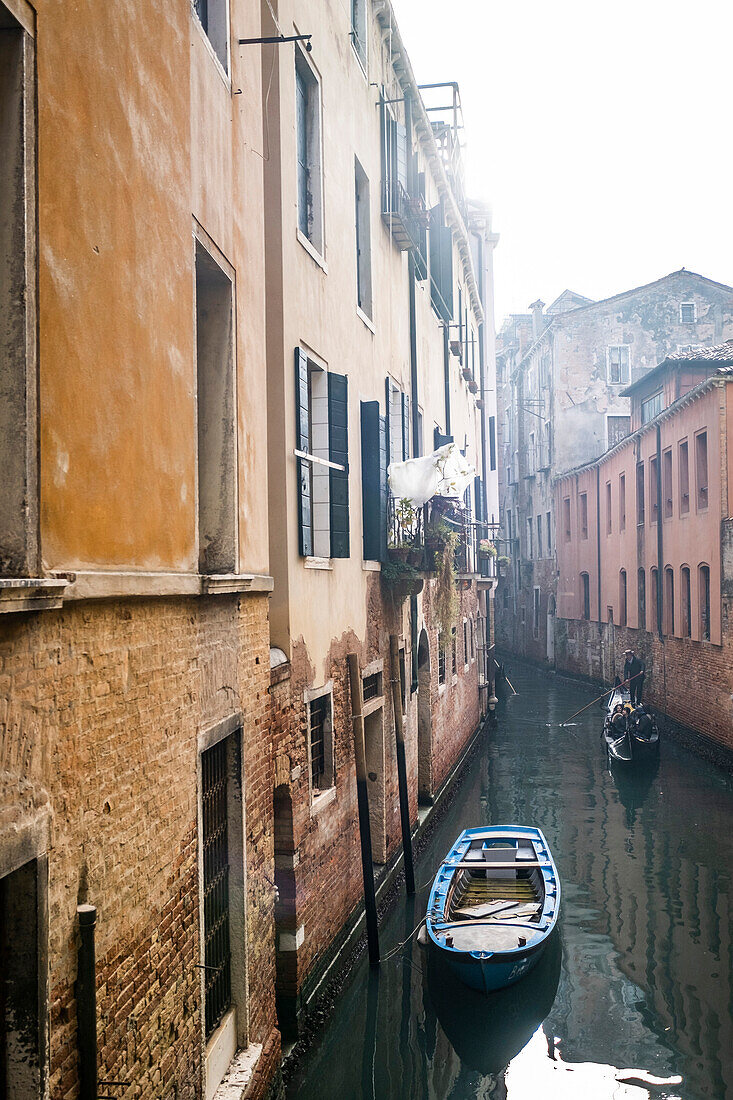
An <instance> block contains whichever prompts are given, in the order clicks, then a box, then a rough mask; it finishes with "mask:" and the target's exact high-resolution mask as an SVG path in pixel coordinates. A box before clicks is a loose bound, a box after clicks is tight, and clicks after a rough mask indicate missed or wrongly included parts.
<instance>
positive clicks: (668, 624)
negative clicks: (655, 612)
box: [664, 565, 674, 634]
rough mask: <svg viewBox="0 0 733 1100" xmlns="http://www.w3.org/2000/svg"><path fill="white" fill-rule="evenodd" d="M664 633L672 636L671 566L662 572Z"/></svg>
mask: <svg viewBox="0 0 733 1100" xmlns="http://www.w3.org/2000/svg"><path fill="white" fill-rule="evenodd" d="M664 633H665V634H674V570H673V569H672V566H671V565H668V566H666V568H665V570H664Z"/></svg>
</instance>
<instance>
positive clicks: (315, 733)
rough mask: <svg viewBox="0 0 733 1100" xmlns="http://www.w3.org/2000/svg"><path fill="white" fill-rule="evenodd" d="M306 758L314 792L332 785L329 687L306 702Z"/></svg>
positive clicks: (331, 729) (331, 733)
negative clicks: (307, 743) (307, 745)
mask: <svg viewBox="0 0 733 1100" xmlns="http://www.w3.org/2000/svg"><path fill="white" fill-rule="evenodd" d="M308 739H309V748H308V758H309V760H310V776H311V790H312V791H313V793H314V794H316V793H318V792H320V791H327V790H328V789H329V788H330V787H333V785H334V782H335V780H334V770H333V706H332V701H331V689H330V688H328V689H327V690H326V691H325V692H323V693H322V694H316V695H314V696H312V697H311V698H310V699H309V702H308Z"/></svg>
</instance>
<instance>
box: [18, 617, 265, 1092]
mask: <svg viewBox="0 0 733 1100" xmlns="http://www.w3.org/2000/svg"><path fill="white" fill-rule="evenodd" d="M268 685H269V638H268V623H267V600H266V597H263V596H248V597H246V598H243V599H241V600H238V599H236V598H231V597H220V598H218V599H216V598H214V599H208V600H183V599H181V600H157V601H142V600H141V601H126V602H115V603H111V602H110V603H95V604H81V603H80V604H73V605H69V606H68V607H66V608H64V609H63V610H61V611H56V612H48V613H43V614H35V615H12V616H4V617H3V618H2V620H0V700H1V702H0V708H1V709H0V730H1V732H2V755H1V757H0V773H1V774H2V785H3V788H4V789H5V790H6V791H13V792H18V791H23V792H25V797H24V798H23V799H22V800H19V799H18V797H17V793H14V797H13V801H12V806H13V810H12V811H10V812H8V811H6V812H5V813H4V815H3V817H2V828H3V830H5V829H7V830H8V831H9V832H10V831H12V830H13V829H14V828H17V827H19V826H22V824H23V821H24V820H29V819H32V817H33V814H34V813H36V812H37V807H43V806H44V805H46V806H48V807H50V810H51V815H52V817H51V831H50V843H49V851H48V857H49V930H50V931H49V969H50V1030H51V1035H50V1063H51V1065H50V1070H51V1078H50V1084H51V1095H52V1096H53V1097H54V1098H59V1100H61V1098H65V1097H72V1096H75V1095H76V1081H77V1055H76V1010H75V1002H74V981H75V978H76V936H77V932H76V927H77V924H76V922H77V918H76V906H77V904H78V903H79V902H82V901H88V902H89V903H91V904H94V905H96V906H97V908H98V920H97V968H98V970H97V973H98V989H97V1003H98V1021H99V1022H98V1031H99V1064H100V1077H101V1079H103V1080H117V1081H124V1082H126V1083H128V1084H129V1085H134V1087H135V1095H136V1096H138V1097H150V1098H153V1097H160V1096H162V1095H171V1094H172V1093H173V1091H175V1092H176V1095H177V1096H178V1097H192V1098H193V1097H197V1096H199V1095H200V1090H201V1080H202V1020H201V1003H202V1002H201V973H202V972H201V970H200V969H198V968H197V963H198V961H199V953H200V944H199V911H198V868H197V836H196V830H197V790H196V759H197V733H198V731H199V730H201V729H205V728H207V727H209V726H211V725H213V724H214V723H215V722H216V721H218V720H220V719H222V718H225V717H227V716H229V715H231V714H232V713H234V712H236V711H241V712H242V713H243V715H244V718H243V750H244V771H245V801H246V845H247V894H248V896H247V920H248V926H247V927H248V956H249V958H248V971H249V1008H250V1012H249V1035H250V1040H251V1041H253V1042H259V1043H267V1042H268V1041H269V1042H270V1043H272V1042H273V1041H276V1040H275V1038H274V1036H273V1031H272V1029H273V1026H274V1022H275V1020H274V1001H273V992H272V991H273V987H274V964H273V951H272V907H273V888H272V886H271V880H272V876H273V867H272V862H273V857H272V829H271V816H272V798H271V791H272V761H271V753H270V747H269V743H268V739H267V736H266V734H267V728H268V720H269V715H268V708H269V697H268ZM8 804H10V803H8ZM2 843H3V834H2V832H0V845H1V844H2Z"/></svg>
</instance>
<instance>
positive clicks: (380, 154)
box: [263, 0, 498, 1033]
mask: <svg viewBox="0 0 733 1100" xmlns="http://www.w3.org/2000/svg"><path fill="white" fill-rule="evenodd" d="M272 14H273V17H274V22H272V24H271V26H270V33H272V34H279V33H282V34H285V35H290V34H294V33H297V34H302V35H310V36H312V37H311V38H310V39H309V40H308V44H309V45H310V46H312V49H307V48H306V44H305V43H304V42H296V44H295V49H294V51H293V50H284V49H282V48H280V47H279V46H278V47H269V48H268V47H266V48H265V51H264V54H263V72H264V80H265V81H266V85H267V97H266V98H267V114H266V130H267V133H268V141H269V149H270V155H269V159H268V160H267V162H266V164H265V181H266V186H265V193H266V254H267V287H268V312H267V339H268V417H269V419H268V437H269V470H270V479H269V513H270V562H271V569H272V573H273V576H274V580H275V587H274V592H273V596H272V601H271V640H272V645H273V652H274V657H273V660H274V661H275V662H276V664H275V666H274V670H273V696H274V697H275V698H276V699H277V703H276V709H277V720H276V721H274V722H273V736H274V739H275V741H274V747H273V752H274V755H275V769H276V789H275V792H274V800H275V836H276V853H275V859H276V869H277V877H276V882H277V885H278V890H279V897H280V902H279V905H278V914H277V917H278V924H277V928H278V955H277V968H278V970H277V973H278V1008H279V1012H280V1019H281V1023H282V1026H283V1028H284V1029H285V1030H286V1031H287V1032H289V1033H293V1032H295V1031H296V1030H297V1027H298V1021H299V1019H300V1018H301V1016H302V1013H303V1010H304V1007H305V1006H307V1004H308V1003H309V1001H310V999H311V997H312V994H313V991H314V989H315V988H316V987H317V985H318V983H319V982H320V980H321V978H322V976H323V974H324V971H325V970H326V968H327V966H328V964H329V962H330V961H331V960H332V958H333V952H334V951H335V950H336V949H337V947H338V945H339V944H340V942H341V940H342V938H343V935H344V933H345V930H346V929H348V927H349V926H350V922H353V920H354V918H355V916H356V915H358V913H359V911H360V908H359V907H360V904H361V898H362V893H363V886H362V870H361V863H360V854H359V853H360V839H359V827H358V817H357V787H356V772H355V756H354V731H353V723H352V715H353V714H354V713H358V708H360V706H361V703H360V702H359V700H355V699H354V698H352V696H351V691H350V682H349V669H348V658H349V655H351V654H354V655H356V658H357V660H358V665H359V669H360V672H361V679H362V691H363V700H364V702H363V713H364V716H365V749H366V766H367V786H368V793H369V801H370V829H371V849H372V858H373V861H374V863H375V864H376V865H377V867H378V869H379V868H382V869H384V868H386V867H389V866H390V865H391V864H393V863H394V860H395V859H396V858H397V856H398V855H399V852H400V850H401V832H400V805H399V798H398V782H397V761H396V746H395V732H394V730H395V714H394V712H393V699H392V693H391V683H392V681H394V680H398V681H399V687H400V690H399V696H400V701H401V702H400V705H401V707H402V710H403V712H404V730H405V751H406V763H407V780H408V790H409V815H410V820H411V822H412V824H413V825H415V824H416V823H417V815H418V802H419V801H425V802H430V801H431V800H432V799H433V798H434V796H435V794H436V793H437V792H438V791H439V790H440V788H441V786H442V784H443V783H444V781H445V779H446V777H447V776H448V774H449V773H450V771H451V769H452V767H453V766H454V765H455V763H456V761H457V759H458V757H459V755H460V754H461V752H462V750H463V749H464V748H465V746H466V745H467V744H468V742H469V741H470V739H471V737H472V736H473V734H474V732H475V731H476V729H477V727H478V725H479V722H480V719H481V716H482V714H483V713H484V712H485V710H486V708H487V705H488V698H489V697H490V695H491V682H490V677H491V674H490V672H489V674H488V675H487V669H491V668H492V667H493V666H492V664H491V661H492V660H493V652H492V653H491V654H490V653H489V648H488V647H489V646H490V645H491V644H492V641H493V637H492V629H491V610H492V601H491V593H492V589H493V586H494V584H495V580H494V577H493V576H492V575H490V574H493V572H494V570H493V568H492V569H489V568H485V569H484V575H483V576H482V573H481V569H480V568H479V564H478V562H477V560H476V549H477V547H476V539H477V536H478V533H479V526H478V525H480V524H482V523H484V522H490V521H491V512H493V513H494V516H496V512H497V510H498V509H497V500H498V498H497V488H496V473H495V447H494V449H493V451H491V450H490V447H489V444H488V442H487V441H488V440H489V438H490V437H491V438H493V434H492V433H493V432H494V415H495V414H494V406H493V404H490V402H489V398H491V399H492V400H493V393H491V392H490V391H492V390H493V388H494V386H493V373H494V367H493V339H492V338H491V337H490V335H489V332H490V327H489V326H490V324H491V313H490V312H489V311H490V308H491V307H490V303H491V299H492V289H491V287H492V275H491V254H492V250H493V246H494V243H495V237H493V235H492V233H491V225H490V217H489V214H488V211H486V210H485V209H483V208H482V207H480V206H478V205H477V204H469V203H468V202H467V201H466V199H465V197H464V193H463V182H462V166H461V160H460V149H459V144H458V132H457V130H456V128H455V126H454V124H453V121H452V111H451V112H450V113H449V118H448V120H447V121H444V119H443V115H442V114H441V113H431V112H429V111H428V109H427V108H426V105H425V102H424V100H423V95H422V92H421V89H420V88H419V87H418V85H417V83H416V81H415V78H414V76H413V74H412V70H411V68H410V64H409V60H408V58H407V55H406V53H405V50H404V45H403V43H402V41H401V39H400V35H399V30H398V28H397V25H396V23H395V20H394V14H393V12H392V10H391V6H390V4H389V3H385V4H380V5H374V6H372V5H369V4H362V3H355V4H354V5H352V8H351V11H350V12H349V10H347V8H345V7H343V6H342V5H338V4H323V5H313V4H310V3H305V2H304V0H279V2H278V3H275V2H274V0H273V4H272ZM350 20H351V21H350ZM454 94H457V90H454V89H453V87H452V86H447V87H444V88H443V89H442V95H443V97H444V101H445V97H450V96H452V95H454ZM487 319H488V322H489V324H487ZM451 439H452V440H454V441H455V444H456V446H457V447H458V448H459V449H460V450H461V451H462V452H463V453H464V455H465V456H466V459H467V461H468V462H469V463H470V464H471V465H472V466H473V467H474V470H475V479H474V480H473V481H472V483H471V485H470V487H469V490H468V492H467V494H466V498H465V501H464V508H465V511H464V514H463V519H462V521H461V524H462V534H461V546H460V547H459V555H462V560H461V561H460V562H459V564H458V573H459V575H460V579H459V587H458V589H457V590H456V594H457V599H456V602H455V605H454V607H453V610H452V612H451V615H450V616H449V621H447V622H446V620H445V617H443V619H440V622H442V626H443V633H442V636H441V637H440V638H439V615H438V611H437V607H436V605H437V602H438V598H439V590H440V582H439V579H438V578H436V577H435V575H434V574H432V573H427V572H426V571H425V569H424V568H423V565H424V560H423V559H421V557H420V555H421V553H422V550H423V549H424V543H425V536H426V535H427V534H428V532H427V530H426V529H425V527H424V526H420V533H419V534H418V528H417V526H416V524H418V523H419V524H421V525H423V524H424V522H425V520H426V519H428V517H424V516H422V514H420V515H419V517H418V516H416V517H415V518H414V519H412V520H410V521H409V522H408V523H407V527H408V528H409V535H410V537H409V540H408V541H411V542H412V543H413V546H412V549H413V551H414V550H417V559H418V560H417V563H416V565H415V567H414V571H415V578H414V580H415V583H414V584H410V585H408V586H407V587H406V588H404V589H403V588H401V586H400V585H399V584H395V583H394V581H395V577H394V568H395V566H394V563H393V562H392V561H391V559H392V558H393V557H394V555H393V550H395V549H396V547H394V546H393V544H394V543H395V542H400V534H401V532H400V525H401V524H403V517H402V515H401V514H396V513H395V510H394V507H395V502H394V500H393V499H391V498H390V497H389V494H388V489H387V466H388V464H389V463H391V462H401V461H404V460H405V459H408V458H413V457H418V456H424V455H428V454H430V453H431V452H432V451H433V450H434V448H436V447H437V446H438V445H440V444H445V443H446V442H447V441H448V440H451ZM489 508H490V509H491V512H490V511H489ZM402 533H404V532H402ZM487 534H488V530H487ZM413 535H414V536H415V537H414V539H413ZM492 564H493V563H492ZM390 570H392V572H390ZM390 578H391V579H390ZM408 588H409V589H410V591H409V594H408V591H407V589H408ZM419 588H421V591H419V592H418V591H417V589H419ZM391 639H395V644H396V646H397V653H398V664H397V667H395V666H393V664H392V662H391V660H390V643H391ZM275 681H276V682H275Z"/></svg>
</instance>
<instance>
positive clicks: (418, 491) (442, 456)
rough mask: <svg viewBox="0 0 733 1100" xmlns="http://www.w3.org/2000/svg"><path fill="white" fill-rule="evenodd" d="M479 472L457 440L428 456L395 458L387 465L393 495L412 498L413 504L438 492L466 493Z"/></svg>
mask: <svg viewBox="0 0 733 1100" xmlns="http://www.w3.org/2000/svg"><path fill="white" fill-rule="evenodd" d="M475 473H476V471H475V470H474V468H473V466H471V464H470V463H469V462H468V461H467V460H466V458H465V456H464V455H462V454H461V452H460V450H459V449H458V447H457V446H456V444H455V443H446V444H445V446H444V447H439V448H438V450H437V451H433V453H432V454H430V455H425V457H424V458H408V459H407V460H406V461H405V462H392V463H390V465H389V467H388V469H387V476H388V478H389V488H390V491H391V493H392V496H393V497H396V498H397V499H398V500H409V502H410V504H412V506H413V508H421V507H422V506H423V504H427V502H428V501H429V500H430V499H431V498H432V497H436V496H438V497H459V498H460V497H462V496H463V494H464V493H465V491H466V489H467V488H468V486H469V484H470V483H471V479H472V478H473V477H474V476H475Z"/></svg>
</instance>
